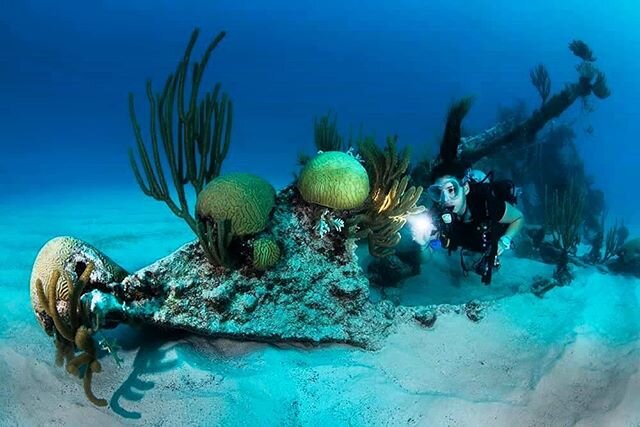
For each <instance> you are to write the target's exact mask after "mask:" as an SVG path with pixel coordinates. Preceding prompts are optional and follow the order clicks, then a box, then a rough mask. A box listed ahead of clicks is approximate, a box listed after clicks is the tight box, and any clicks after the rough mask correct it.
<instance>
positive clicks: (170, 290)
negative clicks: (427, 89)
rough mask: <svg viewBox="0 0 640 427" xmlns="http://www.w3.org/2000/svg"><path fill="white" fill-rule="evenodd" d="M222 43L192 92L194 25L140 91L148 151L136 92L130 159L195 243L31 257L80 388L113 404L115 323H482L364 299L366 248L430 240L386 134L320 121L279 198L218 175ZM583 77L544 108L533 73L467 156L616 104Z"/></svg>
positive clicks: (565, 235)
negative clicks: (144, 255) (570, 114)
mask: <svg viewBox="0 0 640 427" xmlns="http://www.w3.org/2000/svg"><path fill="white" fill-rule="evenodd" d="M224 35H225V34H224V33H220V34H219V35H218V36H217V37H216V38H215V39H214V40H213V41H212V42H211V43H210V44H209V46H208V47H207V49H206V50H205V53H204V55H203V57H202V58H201V60H200V61H199V62H197V63H195V65H193V67H192V70H193V72H192V73H193V74H192V76H191V77H190V78H189V79H190V81H191V82H192V83H191V85H190V86H189V88H190V89H189V90H187V89H186V84H185V82H186V80H187V77H188V71H189V68H190V61H191V53H192V50H193V47H194V45H195V42H196V40H197V37H198V30H195V31H194V32H193V34H192V36H191V39H190V41H189V43H188V46H187V49H186V52H185V55H184V57H183V59H182V60H181V61H180V62H179V64H178V67H177V69H176V71H175V73H174V74H172V75H170V76H169V78H168V79H167V82H166V84H165V86H164V89H163V91H162V92H161V93H160V94H159V95H154V92H153V90H152V86H151V82H148V83H147V96H148V101H149V104H150V108H151V121H150V129H149V132H150V143H149V144H147V143H145V141H144V139H143V137H142V131H141V128H140V126H139V124H138V119H137V116H136V114H135V108H134V100H133V96H130V98H129V101H130V102H129V107H130V115H131V122H132V125H133V130H134V135H135V140H136V147H137V156H136V154H135V153H134V151H130V160H131V166H132V169H133V172H134V175H135V178H136V180H137V182H138V185H139V186H140V188H141V190H142V191H143V192H144V194H146V195H147V196H149V197H153V198H154V199H156V200H159V201H162V202H164V203H165V204H166V205H167V206H168V207H169V209H171V211H172V212H173V213H174V214H175V215H177V216H178V217H180V218H182V219H183V220H184V221H185V222H186V223H187V224H188V225H189V226H190V228H191V229H192V230H193V232H194V234H195V235H196V237H197V239H196V240H194V241H193V242H191V243H187V244H185V245H184V246H182V247H181V248H179V249H178V250H176V251H175V252H174V253H172V254H170V255H168V256H167V257H165V258H162V259H160V260H158V261H156V262H154V263H153V264H151V265H149V266H148V267H145V268H143V269H141V270H139V271H137V272H134V273H131V274H129V273H128V272H126V271H125V270H124V269H122V268H121V267H119V266H118V265H117V264H115V263H114V262H113V261H111V260H110V259H109V258H108V257H106V256H105V255H104V254H102V253H100V252H99V251H98V250H97V249H95V248H94V247H92V246H91V245H89V244H87V243H84V242H81V241H79V240H77V239H74V238H72V237H57V238H55V239H53V240H51V241H49V242H47V243H46V244H45V245H44V247H43V248H42V249H41V250H40V252H39V253H38V255H37V258H36V260H35V263H34V266H33V273H32V276H31V286H30V288H31V301H32V306H33V310H34V312H35V314H36V318H37V320H38V322H39V323H40V325H41V326H42V327H43V329H44V330H45V332H46V333H47V334H49V335H51V336H53V337H54V338H55V343H56V348H57V350H58V357H57V361H58V363H59V364H61V363H62V362H63V361H66V367H67V370H68V372H69V373H71V374H73V375H76V376H81V377H83V378H84V390H85V393H86V395H87V397H88V399H89V400H90V401H91V402H92V403H94V404H96V405H100V406H104V405H106V404H107V402H106V401H105V400H104V399H99V398H97V397H96V396H95V395H94V394H93V392H92V389H91V380H92V376H93V374H94V373H98V372H100V369H101V366H100V363H99V362H98V350H100V349H104V350H106V351H108V352H109V353H111V354H112V356H114V357H115V358H116V361H118V360H119V359H118V358H117V354H115V350H116V347H115V346H114V344H113V343H111V342H109V341H108V340H105V339H102V340H99V341H98V343H97V344H96V338H98V337H99V335H97V334H98V333H99V331H101V330H102V329H107V328H112V327H114V326H116V325H118V324H121V323H128V324H143V323H144V324H149V325H155V326H157V327H165V328H176V329H182V330H187V331H192V332H194V333H198V334H203V335H207V336H212V337H230V338H235V339H246V340H257V341H265V342H284V341H295V342H304V343H312V344H318V343H346V344H350V345H354V346H358V347H360V348H365V349H375V348H377V347H378V346H379V345H380V344H381V343H382V341H383V339H384V338H385V337H386V336H387V335H388V334H389V333H390V332H391V331H392V330H393V328H394V327H395V326H397V325H399V324H401V323H406V322H413V323H418V324H419V325H422V326H425V327H430V326H432V325H433V324H434V322H435V320H436V316H437V315H438V314H439V313H443V312H447V311H456V312H459V313H464V314H466V315H467V316H468V317H469V318H470V319H471V320H474V321H477V320H479V319H480V318H481V317H482V315H481V313H480V312H481V310H482V309H483V305H481V304H479V303H478V302H475V301H472V302H470V303H468V304H465V305H462V306H449V305H439V306H428V307H427V306H417V307H402V306H394V305H393V304H392V303H391V302H390V301H388V300H383V301H381V302H379V303H377V304H374V303H373V302H371V301H370V299H369V281H368V279H367V277H366V276H365V274H364V272H363V271H362V268H361V267H360V266H359V264H358V260H357V257H356V255H355V249H356V245H357V242H358V241H361V240H362V239H366V241H367V245H368V249H369V253H370V254H371V255H372V256H373V257H376V258H380V259H386V258H391V257H393V256H394V252H395V249H396V247H397V245H398V243H399V242H400V239H401V234H400V231H401V229H402V227H403V226H404V225H405V224H406V223H407V221H409V223H410V224H412V226H413V228H414V230H413V233H414V239H415V240H416V241H421V242H422V243H426V242H428V240H429V236H430V233H431V231H432V229H433V225H432V224H431V222H430V221H429V217H428V216H427V215H426V213H425V212H424V211H425V208H424V206H421V205H420V204H419V203H420V200H421V195H422V187H421V186H410V184H409V181H410V175H409V164H410V156H409V152H408V151H407V150H403V151H402V152H398V150H397V148H396V144H397V138H396V137H389V138H388V139H387V141H386V146H385V148H384V149H381V148H380V147H379V146H378V145H376V143H375V142H374V140H373V139H372V138H360V139H359V140H358V141H356V142H355V143H353V144H351V143H350V144H345V143H344V142H343V139H342V138H341V137H340V135H339V134H338V132H337V130H336V129H335V118H334V119H333V120H331V119H330V118H329V117H328V116H327V117H325V118H323V119H320V120H317V121H316V123H315V135H316V147H317V148H318V150H319V152H318V154H316V155H315V156H306V157H304V158H301V163H302V164H303V168H302V170H301V172H300V173H299V176H298V177H297V179H296V180H295V182H294V183H293V184H292V185H290V186H288V187H286V188H284V189H282V190H281V191H279V192H276V191H275V189H274V188H273V187H272V186H271V184H269V183H268V182H267V181H265V180H264V179H262V178H260V177H258V176H255V175H252V174H250V173H235V174H228V175H220V171H221V166H222V163H223V161H224V159H225V157H226V155H227V152H228V150H229V147H230V134H231V125H232V103H231V101H230V99H229V97H228V96H227V95H226V94H225V93H222V92H221V90H220V85H219V84H216V85H215V87H214V89H213V91H212V92H207V93H205V94H204V95H203V96H199V89H200V84H201V81H202V77H203V74H204V70H205V68H206V65H207V62H208V60H209V59H210V56H211V54H212V53H213V51H214V50H215V48H216V47H217V46H218V44H219V43H220V42H221V41H222V39H223V38H224ZM580 43H581V42H574V43H573V44H572V45H571V46H572V50H573V51H574V52H576V54H578V53H579V54H580V55H579V56H581V58H582V59H583V63H588V64H592V62H593V61H594V59H593V57H592V55H591V54H590V51H589V50H588V47H586V45H584V44H583V43H582V44H580ZM585 48H586V50H585ZM583 68H588V70H586V69H585V70H583ZM580 70H581V73H582V74H581V77H580V82H579V83H577V84H575V85H570V86H569V87H568V88H565V89H564V90H563V91H562V92H561V93H560V94H558V95H555V96H553V97H551V98H549V99H547V98H548V96H549V92H550V81H549V78H548V74H547V73H546V70H544V68H543V67H539V68H538V69H536V71H535V72H532V75H531V77H532V80H533V82H534V84H535V85H536V87H537V88H538V90H539V91H540V93H541V97H542V100H543V105H542V106H541V107H540V109H539V110H538V111H536V112H535V113H534V114H533V115H532V117H531V118H529V119H526V120H524V121H523V122H522V123H517V124H514V125H512V126H511V128H504V127H503V128H499V129H498V130H495V131H494V132H493V133H492V136H488V134H486V133H485V134H481V136H480V137H479V138H480V139H476V140H473V138H467V139H466V140H465V141H464V142H465V144H463V146H462V150H463V154H464V153H466V155H468V156H470V157H478V156H480V157H483V156H484V155H486V154H487V153H490V152H491V150H492V148H491V147H494V148H495V147H504V146H505V145H507V142H509V138H511V140H517V144H521V143H522V140H521V138H514V137H513V135H514V132H515V133H516V134H518V135H520V134H522V133H523V132H524V133H526V134H528V135H533V134H535V132H537V130H539V129H540V128H542V126H543V125H544V123H546V121H548V120H550V118H553V117H555V116H557V115H559V114H560V113H561V112H562V111H563V110H564V109H566V108H567V107H568V106H569V105H571V103H572V102H573V101H574V100H575V99H577V97H579V96H586V95H588V94H589V93H591V92H593V93H594V94H596V95H597V96H600V95H605V94H607V95H608V89H606V84H605V81H604V75H603V74H602V73H601V72H599V71H597V70H595V67H593V66H592V65H589V66H584V67H581V68H580ZM600 97H604V96H600ZM509 135H511V136H509ZM347 145H349V146H347ZM356 153H357V154H356ZM480 153H484V154H482V155H480ZM480 157H478V158H480ZM419 166H423V167H424V165H419ZM414 172H415V171H414ZM413 175H414V176H419V174H417V175H416V174H415V173H414V174H413ZM188 185H189V186H191V187H192V190H193V191H194V193H195V194H196V196H197V202H196V204H195V207H194V206H190V205H189V202H188V200H187V195H186V194H187V190H188V189H187V186H188ZM572 194H573V193H572ZM174 195H175V196H174ZM567 197H568V198H571V197H573V196H572V195H571V194H567V195H564V196H563V195H562V194H559V193H554V196H553V202H552V203H551V204H550V206H549V212H550V213H549V224H550V227H551V229H550V232H552V233H553V235H554V236H555V237H557V239H558V240H559V242H560V245H561V246H562V249H563V250H564V253H565V255H567V254H568V253H569V251H570V248H571V247H572V246H573V245H574V244H575V242H576V240H575V239H576V230H577V226H576V224H577V221H579V219H577V217H578V216H579V215H578V213H577V212H576V209H578V207H577V206H574V205H571V204H570V203H569V202H570V201H571V200H572V199H571V200H569V199H566V198H567ZM565 220H570V221H571V225H570V226H567V225H566V224H564V223H563V221H565ZM567 227H569V228H567ZM612 233H614V234H615V232H612ZM614 234H612V235H611V236H607V250H609V251H610V252H607V254H609V256H611V255H610V254H611V253H613V252H611V251H615V252H616V253H617V252H620V251H622V252H620V253H624V259H625V260H627V259H629V260H631V259H636V258H637V257H638V253H640V251H638V249H637V248H638V247H640V245H637V244H636V245H635V246H634V245H627V246H626V247H623V241H620V239H619V237H617V236H618V234H619V233H618V234H615V235H614ZM622 240H624V239H622ZM630 243H631V242H630ZM614 246H615V247H614ZM634 257H635V258H634ZM77 352H79V353H80V354H79V355H76V353H77Z"/></svg>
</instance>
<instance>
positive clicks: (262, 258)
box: [253, 238, 280, 270]
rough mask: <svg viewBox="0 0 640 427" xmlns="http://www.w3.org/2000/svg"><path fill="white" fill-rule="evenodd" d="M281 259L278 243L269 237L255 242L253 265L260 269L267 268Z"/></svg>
mask: <svg viewBox="0 0 640 427" xmlns="http://www.w3.org/2000/svg"><path fill="white" fill-rule="evenodd" d="M278 260H280V247H279V246H278V243H277V242H276V241H275V240H273V239H269V238H263V239H258V240H256V241H255V242H254V243H253V266H254V267H255V268H257V269H258V270H267V269H269V268H271V267H273V266H274V265H276V264H277V263H278Z"/></svg>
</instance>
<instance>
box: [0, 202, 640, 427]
mask: <svg viewBox="0 0 640 427" xmlns="http://www.w3.org/2000/svg"><path fill="white" fill-rule="evenodd" d="M47 203H48V204H47ZM47 203H44V202H42V201H40V202H39V203H36V201H29V202H28V203H27V202H24V203H21V204H20V206H14V207H13V209H12V210H11V212H10V213H9V214H5V213H3V214H2V215H3V217H2V218H0V232H1V233H2V234H3V236H4V237H5V244H4V245H2V246H0V268H1V269H2V270H1V274H0V308H1V310H0V326H1V328H0V378H1V379H2V382H3V385H5V384H8V386H3V387H0V414H2V416H3V418H2V421H0V425H79V424H83V423H86V421H87V420H91V424H92V425H96V426H101V425H120V424H127V425H130V424H134V425H357V426H359V425H394V426H395V425H428V426H433V425H436V426H437V425H456V426H477V425H491V426H495V425H498V426H501V425H505V426H513V425H521V426H529V425H530V426H534V425H535V426H539V425H580V426H601V425H616V426H617V425H625V426H626V425H639V424H640V403H639V402H640V397H639V396H640V373H639V367H640V340H639V334H640V286H639V285H640V281H639V280H637V279H632V278H623V277H619V276H612V275H603V274H601V273H598V272H597V270H595V269H583V270H579V274H578V277H577V279H576V281H575V282H574V283H573V284H572V285H571V286H569V287H564V288H556V289H553V290H551V291H550V292H548V293H547V294H546V295H545V296H544V298H542V299H539V298H536V297H535V296H533V295H531V294H530V293H529V292H528V288H529V286H530V282H531V277H532V276H533V275H536V274H543V275H544V274H550V272H551V271H552V269H553V268H552V267H551V266H548V265H544V264H540V263H535V262H532V261H528V260H520V259H516V258H513V257H506V258H505V259H504V261H503V267H502V269H501V270H500V271H499V272H498V273H497V274H496V276H495V280H494V283H492V285H491V286H489V287H486V286H483V285H482V284H480V282H479V278H478V277H475V276H471V277H469V278H467V279H465V278H463V277H461V276H460V274H459V269H458V263H457V262H458V260H457V257H455V255H454V257H451V258H448V257H446V256H444V255H443V254H440V255H437V256H436V257H434V259H433V260H431V261H429V262H425V265H424V266H423V267H424V268H423V274H422V275H421V276H420V277H416V278H412V279H410V280H408V281H406V282H405V283H404V284H402V285H401V286H400V288H399V297H400V299H401V301H402V302H403V303H405V304H410V305H415V304H427V303H435V302H442V303H464V302H467V301H468V300H470V299H480V300H484V301H496V302H495V304H494V305H492V306H491V307H490V308H489V309H488V310H487V311H486V313H485V317H484V318H483V319H482V320H481V321H480V322H479V323H473V322H471V321H470V320H469V319H467V318H466V317H465V316H464V315H463V314H460V315H455V314H449V315H445V316H441V317H440V318H438V319H437V321H436V323H435V325H434V327H433V328H432V329H425V328H423V327H421V326H419V325H417V324H415V325H404V326H403V327H401V328H399V329H398V330H397V331H395V333H393V334H392V335H391V336H390V337H389V338H388V340H387V342H386V345H385V346H384V347H383V348H382V349H381V350H379V351H376V352H368V351H362V350H357V349H353V348H350V347H347V346H323V347H318V348H309V347H306V346H291V345H280V346H276V345H266V344H256V343H241V342H234V341H229V340H223V339H218V340H214V339H206V338H196V337H188V336H184V335H180V334H178V335H175V334H174V335H172V336H163V335H162V333H159V332H152V331H148V330H141V331H136V330H134V329H130V328H118V329H117V330H115V331H113V332H111V334H112V335H114V336H117V337H118V339H119V341H120V344H121V345H122V346H123V350H122V351H121V354H120V355H121V356H122V358H123V360H124V362H123V366H122V368H120V369H119V368H117V366H116V364H115V362H114V360H113V359H111V358H110V357H109V356H104V357H102V358H101V363H102V365H103V368H104V371H103V372H102V373H100V374H97V375H95V376H94V382H93V390H94V392H95V394H96V395H97V396H98V397H104V398H106V399H107V400H108V401H109V403H110V406H109V407H108V408H96V407H94V406H92V405H91V404H90V403H89V402H88V401H87V400H86V398H85V397H84V394H83V391H82V382H81V380H79V379H77V378H73V377H71V376H69V375H68V374H67V373H66V372H65V371H64V369H62V368H58V367H56V366H55V365H54V363H53V359H54V348H53V344H52V342H51V341H50V339H49V337H47V336H46V335H45V334H44V333H43V332H42V331H41V330H40V328H39V326H38V324H37V323H36V321H35V319H34V318H33V315H32V313H31V312H30V304H29V293H28V277H29V271H30V268H31V263H32V262H33V258H34V257H35V254H36V252H37V250H38V249H39V248H40V247H41V246H42V244H44V242H45V241H46V240H47V239H49V238H51V237H53V236H55V235H59V234H70V235H73V236H77V237H79V238H82V239H85V240H87V241H88V242H90V243H93V244H94V245H95V246H97V247H98V248H99V249H101V250H103V251H105V252H106V253H107V254H108V255H110V256H111V257H112V258H113V259H115V260H116V261H117V262H119V263H121V264H122V265H123V266H124V267H125V268H128V269H134V268H138V267H141V266H143V265H145V264H147V263H150V262H152V261H154V260H155V259H157V258H159V257H161V256H164V255H166V254H168V253H169V252H171V251H172V250H173V249H175V248H177V247H178V246H179V245H180V244H181V243H183V242H185V241H188V240H190V239H192V235H191V233H190V230H189V229H188V228H187V227H186V226H184V224H182V223H181V221H180V220H178V219H176V218H173V217H172V215H171V213H170V212H169V211H168V210H167V209H166V207H165V206H164V205H163V204H161V203H156V202H153V201H150V200H147V199H146V198H144V197H143V196H142V195H139V194H138V193H137V192H132V193H122V194H119V193H117V194H116V193H111V194H106V195H103V196H102V197H95V198H94V199H92V201H91V202H90V203H89V202H86V201H83V202H82V203H81V202H80V201H79V199H74V198H72V199H70V200H67V201H62V200H59V199H53V200H50V201H48V202H47ZM5 215H6V216H5Z"/></svg>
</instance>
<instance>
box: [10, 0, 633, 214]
mask: <svg viewBox="0 0 640 427" xmlns="http://www.w3.org/2000/svg"><path fill="white" fill-rule="evenodd" d="M638 20H640V7H638V6H634V2H631V1H616V2H608V3H607V4H606V5H605V3H602V2H599V1H596V0H583V1H577V0H570V1H561V2H557V1H540V2H535V3H533V2H531V3H522V2H511V1H504V0H498V1H477V2H473V3H472V4H470V3H469V2H466V1H460V0H459V1H447V2H444V1H434V2H423V1H404V2H401V3H395V2H382V1H371V2H367V5H366V6H364V5H362V3H361V2H358V1H354V0H346V1H338V2H332V1H329V2H322V3H318V2H310V1H308V2H304V1H303V2H288V1H269V2H258V1H245V2H234V1H215V2H211V1H191V2H188V3H186V4H185V2H177V1H158V2H150V1H140V2H107V1H99V2H92V3H91V5H87V3H86V2H79V1H67V2H62V3H60V2H58V3H50V2H45V1H33V0H26V1H19V2H18V1H11V2H7V4H5V5H3V8H2V11H1V12H0V43H1V45H2V46H3V50H2V55H0V96H1V99H2V103H0V126H1V128H2V139H1V140H0V144H1V145H2V149H3V152H4V154H5V155H3V156H2V157H1V158H0V173H2V180H1V181H0V182H1V184H0V185H2V188H3V194H6V193H8V194H13V193H16V192H19V193H24V192H35V193H36V194H38V193H40V192H41V191H42V188H41V186H40V185H41V183H42V182H43V180H46V182H47V188H48V189H50V190H52V189H53V188H54V187H55V188H56V190H55V191H65V189H66V188H69V187H77V186H82V187H87V186H90V187H92V188H94V187H95V186H109V187H114V186H116V187H120V186H127V187H128V186H131V185H133V180H132V174H131V172H130V170H129V166H128V162H127V158H126V151H127V148H128V147H129V146H131V145H132V144H133V137H132V130H131V125H130V123H129V117H128V111H127V94H128V92H129V91H132V92H134V93H135V95H136V97H137V101H138V108H139V109H140V111H141V112H140V114H143V111H144V108H145V107H146V99H145V95H144V84H145V80H146V79H147V78H151V79H152V80H153V81H154V83H155V88H156V90H160V88H161V85H162V84H163V83H164V79H165V78H166V75H167V74H168V73H169V72H171V71H173V70H174V68H175V64H176V63H177V61H178V59H179V58H180V57H181V55H182V53H183V51H184V47H185V44H186V42H187V40H188V38H189V35H190V33H191V31H192V29H193V28H194V27H196V26H198V27H200V28H201V29H202V36H201V40H200V43H199V44H198V46H197V47H196V53H199V52H201V50H202V49H203V46H204V45H205V42H206V41H207V40H210V39H211V38H212V37H213V36H214V35H215V34H217V33H218V32H219V31H221V30H225V31H227V32H228V36H227V37H226V39H225V40H224V41H223V42H222V44H221V45H220V47H219V49H218V50H216V52H215V55H214V58H213V60H212V61H211V64H210V68H209V70H208V74H207V80H208V83H210V84H212V83H213V82H215V81H220V82H221V83H222V84H223V85H224V86H223V87H224V88H225V89H226V90H227V91H228V93H229V94H230V95H231V97H232V99H233V101H234V107H235V113H236V114H235V121H234V127H233V146H232V149H231V151H230V155H229V158H228V161H227V163H226V164H225V170H227V171H231V170H243V171H244V170H251V171H253V172H255V173H257V174H259V175H262V176H265V177H267V178H269V179H271V180H272V181H274V182H276V183H286V182H288V181H289V179H290V176H291V173H292V172H293V171H294V170H295V166H294V162H295V159H296V155H297V153H298V152H299V151H307V152H309V151H311V150H312V139H313V133H312V119H313V117H315V116H318V115H320V114H323V113H325V112H327V111H329V110H332V111H334V112H336V114H337V116H338V120H339V125H340V127H341V128H342V129H343V132H344V133H348V132H349V130H350V129H354V130H356V131H357V130H358V129H359V128H360V126H362V127H363V128H364V129H365V131H367V132H371V133H373V134H375V135H376V136H377V137H378V139H379V140H381V139H382V138H384V137H385V136H386V135H388V134H398V135H399V137H400V141H401V143H403V144H409V145H412V146H413V147H414V152H415V153H416V155H421V154H423V153H425V152H426V153H433V152H434V150H435V143H436V141H437V138H438V135H440V132H441V129H442V122H443V118H444V115H445V112H446V108H447V106H448V105H449V103H450V101H451V100H453V99H455V98H457V97H460V96H463V95H468V94H473V95H475V96H476V104H475V106H474V108H473V110H472V112H471V114H470V115H469V117H468V120H467V121H466V122H465V123H466V125H467V126H468V128H469V129H477V130H481V129H484V128H485V127H487V126H489V125H491V124H492V123H493V122H492V120H493V119H494V118H495V115H496V110H497V107H498V106H501V105H510V104H511V103H512V102H514V101H515V100H518V99H523V100H525V101H526V102H527V103H528V104H529V106H530V108H531V107H533V106H535V105H537V103H538V98H537V94H536V92H535V90H534V89H533V87H532V86H531V84H530V83H529V76H528V73H529V70H530V68H531V67H533V66H534V65H536V64H538V63H539V62H543V63H544V64H546V66H547V67H548V69H549V72H550V74H551V78H552V89H553V90H554V91H555V90H559V89H561V88H562V86H563V85H564V83H567V82H571V81H574V80H575V71H574V69H573V66H574V65H575V63H576V60H575V59H576V58H575V57H574V56H573V55H571V53H570V52H569V51H568V49H567V44H568V42H569V41H571V40H573V39H574V38H581V39H584V40H585V41H587V42H588V43H589V44H590V46H591V47H592V49H593V50H594V51H595V53H596V56H597V57H598V65H599V66H601V68H602V69H603V70H604V71H605V72H606V74H607V76H608V81H609V85H610V87H611V90H612V92H613V96H611V97H610V98H609V99H607V100H606V101H604V102H595V104H596V107H597V111H596V112H595V113H594V114H591V115H589V117H588V118H587V119H585V120H583V122H581V123H580V124H579V126H577V128H578V141H577V142H578V146H579V147H580V150H581V154H582V155H583V156H584V160H585V163H586V165H587V171H588V172H589V173H591V174H593V175H594V176H595V177H596V179H595V181H596V185H597V186H600V187H601V188H603V189H605V191H606V193H607V199H608V202H609V204H610V206H611V210H612V211H613V212H616V213H617V215H618V216H625V217H628V221H629V222H634V221H637V218H638V215H639V208H638V206H637V205H636V203H633V202H629V201H628V200H626V199H627V195H628V194H629V193H628V192H629V191H631V189H630V187H629V186H630V185H631V183H633V182H635V180H636V177H635V170H634V167H633V166H634V165H635V164H636V162H637V161H638V159H639V156H640V154H639V151H638V149H637V144H636V142H635V141H636V135H638V133H640V124H639V123H638V121H637V120H634V111H635V102H636V100H637V99H638V96H639V95H640V83H638V80H637V78H636V77H637V75H638V74H639V71H640V64H639V63H638V61H635V60H634V58H636V57H637V56H638V53H639V52H638V49H639V48H638V46H640V43H639V42H640V34H639V33H638V31H637V26H636V23H637V22H638ZM198 49H200V50H198ZM576 110H577V109H572V111H570V112H567V113H566V114H565V115H564V116H563V117H561V119H560V120H567V121H570V120H573V119H575V118H577V117H578V116H579V111H576ZM142 117H144V115H143V116H142ZM589 124H590V125H592V126H593V128H594V130H595V132H594V134H593V135H592V136H591V135H587V134H585V133H584V132H580V131H579V130H580V128H583V127H587V126H588V125H589ZM45 159H46V162H45Z"/></svg>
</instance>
